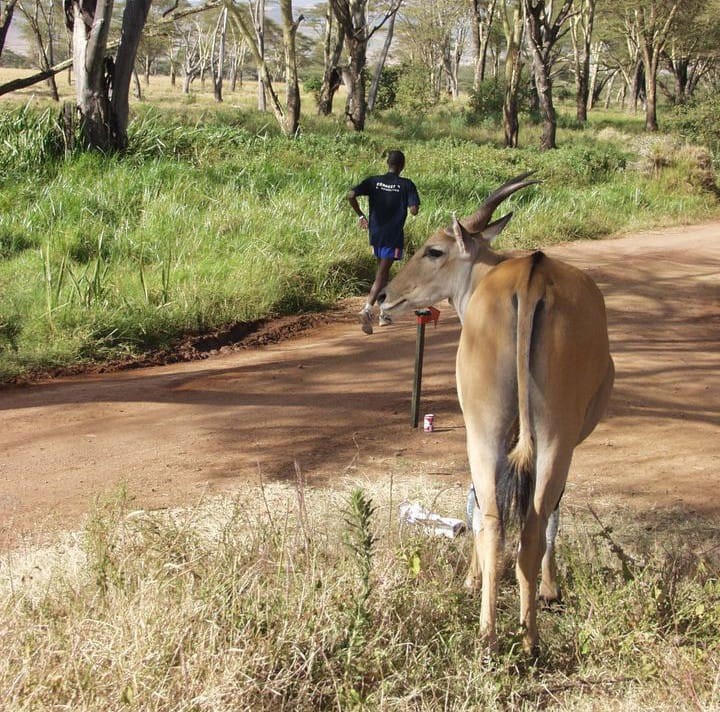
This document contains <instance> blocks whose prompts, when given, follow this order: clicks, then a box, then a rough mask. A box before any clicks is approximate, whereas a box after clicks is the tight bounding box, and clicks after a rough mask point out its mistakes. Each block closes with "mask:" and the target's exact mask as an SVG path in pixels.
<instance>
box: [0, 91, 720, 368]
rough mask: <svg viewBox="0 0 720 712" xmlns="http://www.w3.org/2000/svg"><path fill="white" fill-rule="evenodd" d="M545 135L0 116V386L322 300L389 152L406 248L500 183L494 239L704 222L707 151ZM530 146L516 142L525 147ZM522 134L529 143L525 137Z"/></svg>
mask: <svg viewBox="0 0 720 712" xmlns="http://www.w3.org/2000/svg"><path fill="white" fill-rule="evenodd" d="M597 120H598V129H599V130H595V129H592V128H591V129H584V130H582V129H577V128H573V127H572V123H571V122H570V123H569V124H568V127H567V128H564V129H562V131H561V135H560V142H561V148H560V149H559V150H557V151H553V152H551V153H547V154H541V153H539V152H538V151H537V150H536V149H535V148H532V147H531V148H521V149H518V150H514V151H508V150H505V149H502V148H499V147H498V143H497V130H496V129H493V128H492V127H490V128H483V127H480V128H478V127H476V126H473V125H469V124H468V123H467V122H466V121H465V119H464V115H463V113H462V112H461V111H459V110H458V111H450V110H449V109H443V110H441V111H439V112H438V113H437V114H435V115H433V116H427V117H407V116H402V115H400V114H397V113H389V114H387V115H384V116H381V117H379V118H378V119H377V120H375V121H373V122H371V124H370V126H369V129H368V131H367V132H366V133H365V134H364V135H352V134H348V133H346V132H345V131H344V130H342V129H340V128H339V127H338V124H337V120H336V119H329V120H320V119H318V118H316V117H307V118H306V120H305V123H304V126H305V131H304V133H303V135H302V136H301V137H300V138H299V139H298V140H296V141H292V142H288V141H286V140H285V139H283V138H281V137H280V136H278V135H277V131H276V130H275V127H274V125H273V124H272V122H269V121H268V117H267V116H264V115H260V114H258V113H257V112H254V111H252V110H248V109H242V108H237V107H223V108H222V109H213V108H208V107H206V106H200V107H195V106H194V105H193V104H188V105H187V106H168V107H166V108H164V109H163V113H162V115H161V114H159V113H158V112H157V110H156V109H154V108H153V107H150V106H141V107H139V109H138V113H137V118H136V119H135V121H134V122H133V124H132V127H131V138H130V142H131V146H132V150H131V152H130V154H129V155H127V156H125V157H122V158H118V157H106V156H99V155H80V154H76V155H71V156H70V157H68V158H61V157H60V154H62V142H61V138H60V136H59V134H58V132H57V129H56V128H55V126H54V118H53V114H52V113H51V112H50V111H48V112H47V113H45V114H41V115H38V114H37V113H35V112H33V111H30V110H28V109H25V108H15V109H11V110H8V111H5V112H4V113H2V114H1V115H0V144H2V145H3V151H2V153H1V154H0V189H1V190H0V294H2V299H1V300H0V380H4V379H9V378H12V377H13V376H16V375H18V374H22V373H25V372H28V371H32V370H36V369H46V368H49V367H53V366H58V365H68V364H72V363H76V362H79V361H80V362H82V361H93V360H103V359H108V358H114V357H117V356H122V355H127V354H136V353H140V352H144V351H147V350H152V349H154V348H158V347H164V346H167V345H168V344H169V343H171V342H172V341H173V340H174V339H176V338H177V337H178V336H180V335H181V334H185V333H194V332H203V331H206V330H208V329H212V328H215V327H218V326H222V325H226V324H230V323H234V322H238V321H250V320H254V319H257V318H261V317H265V316H268V315H272V314H283V313H284V314H286V313H294V312H297V311H302V310H311V309H316V308H320V307H322V306H323V305H327V304H329V303H331V302H333V301H335V300H337V299H338V298H341V297H343V296H348V295H351V294H357V293H359V292H360V291H362V290H363V289H365V288H366V287H367V284H368V280H369V279H370V277H371V275H372V271H373V262H372V260H371V259H370V256H369V252H368V250H367V246H366V236H365V235H364V234H362V233H360V232H358V231H357V228H356V225H355V221H354V220H353V219H352V213H351V211H350V210H349V208H348V207H347V205H346V204H345V200H344V195H345V193H346V191H347V189H348V188H349V187H350V186H352V185H353V184H355V183H356V182H357V181H359V180H360V179H361V178H363V177H364V176H366V175H368V174H370V173H373V172H377V171H379V170H382V169H383V158H382V155H383V152H384V151H385V150H386V149H387V148H389V147H393V146H398V145H399V146H402V148H403V149H404V151H405V153H406V155H407V157H408V166H407V171H406V172H407V175H408V176H410V177H412V178H413V179H414V180H415V182H416V183H417V185H418V187H419V189H420V192H421V196H422V199H423V208H422V211H421V214H420V215H419V216H418V217H417V218H416V219H412V220H410V221H409V223H410V224H409V227H408V239H409V242H410V245H411V247H412V246H413V245H417V244H418V243H419V242H421V241H422V240H423V239H424V238H425V237H426V236H427V235H428V234H429V233H430V232H431V231H433V230H434V229H436V228H437V227H439V226H442V225H443V224H446V223H447V222H448V221H449V219H450V215H451V213H452V211H453V210H456V211H458V213H459V214H463V213H467V212H470V211H472V210H473V209H474V208H475V207H476V206H477V204H478V202H479V201H481V200H482V198H483V197H484V196H485V195H486V194H487V192H488V191H490V190H491V189H492V188H493V187H495V186H496V185H497V184H498V183H499V182H502V181H504V180H505V179H506V178H507V177H508V176H510V175H513V174H517V173H520V172H522V171H525V170H530V169H534V170H536V171H537V174H538V176H539V177H540V178H541V179H543V181H544V182H543V184H542V185H541V186H540V187H538V188H534V189H531V190H528V191H526V192H525V193H524V194H522V195H519V196H517V197H515V198H513V199H512V200H511V201H509V202H510V203H511V205H510V207H511V208H513V209H515V211H516V217H515V218H514V220H513V222H512V223H511V225H510V227H509V228H508V231H507V237H506V238H505V245H506V246H525V247H530V246H533V247H534V246H539V245H546V244H549V243H552V242H558V241H565V240H572V239H577V238H593V237H599V236H602V235H607V234H609V233H615V232H618V231H623V230H630V229H638V228H644V227H651V226H655V225H660V224H669V223H678V222H689V221H697V220H702V219H706V218H708V217H710V216H714V215H716V214H717V212H718V203H717V197H716V193H715V192H713V188H714V186H715V178H714V173H713V172H712V167H711V164H710V159H709V154H708V153H707V151H704V152H703V149H699V148H693V147H688V146H685V145H683V144H682V143H681V142H680V141H677V140H675V139H672V138H671V137H664V136H661V137H657V138H651V139H648V138H645V137H643V136H641V135H638V134H637V133H635V132H633V131H632V130H631V129H632V128H633V124H632V122H631V121H630V120H628V118H627V117H626V116H623V117H621V118H620V119H618V123H617V126H618V127H619V128H612V126H610V127H608V126H609V125H610V124H612V116H611V115H603V116H599V117H598V119H597ZM531 140H532V137H531V136H528V137H527V141H528V143H529V142H530V141H531ZM532 143H533V145H535V141H534V140H532Z"/></svg>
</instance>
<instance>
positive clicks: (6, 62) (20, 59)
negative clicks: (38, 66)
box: [0, 47, 33, 69]
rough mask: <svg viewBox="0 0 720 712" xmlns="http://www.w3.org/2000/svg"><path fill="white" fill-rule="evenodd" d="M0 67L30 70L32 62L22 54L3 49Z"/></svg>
mask: <svg viewBox="0 0 720 712" xmlns="http://www.w3.org/2000/svg"><path fill="white" fill-rule="evenodd" d="M0 67H11V68H13V69H32V68H33V64H32V62H31V61H30V60H29V59H28V58H27V57H26V56H25V55H23V54H18V53H17V52H13V51H12V50H11V49H8V48H7V47H5V49H3V53H2V57H1V58H0Z"/></svg>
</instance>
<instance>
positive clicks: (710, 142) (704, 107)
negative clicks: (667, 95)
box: [667, 93, 720, 161]
mask: <svg viewBox="0 0 720 712" xmlns="http://www.w3.org/2000/svg"><path fill="white" fill-rule="evenodd" d="M667 123H668V128H669V129H670V130H672V131H675V132H677V133H679V134H680V135H681V136H682V137H683V138H684V139H686V140H687V141H689V142H691V143H699V144H702V145H704V146H707V147H708V148H709V149H710V150H711V151H712V153H713V156H714V158H715V160H716V161H717V160H720V95H719V94H717V93H713V94H709V95H708V96H706V97H703V98H701V99H698V100H696V101H692V102H690V103H688V104H683V105H681V106H676V107H675V108H674V109H673V111H672V113H671V114H670V116H669V117H668V121H667Z"/></svg>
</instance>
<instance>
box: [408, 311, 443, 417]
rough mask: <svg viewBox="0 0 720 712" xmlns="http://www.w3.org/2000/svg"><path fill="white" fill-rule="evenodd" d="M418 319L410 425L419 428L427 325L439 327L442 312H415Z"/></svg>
mask: <svg viewBox="0 0 720 712" xmlns="http://www.w3.org/2000/svg"><path fill="white" fill-rule="evenodd" d="M415 316H416V317H417V336H416V338H415V377H414V379H413V392H412V404H411V406H410V425H411V427H413V428H417V426H418V419H419V417H420V391H421V390H422V369H423V354H424V352H425V325H426V324H428V323H429V322H431V321H432V322H433V323H434V324H435V325H437V321H438V319H439V318H440V311H439V310H438V309H435V307H428V308H427V309H418V310H417V311H416V312H415Z"/></svg>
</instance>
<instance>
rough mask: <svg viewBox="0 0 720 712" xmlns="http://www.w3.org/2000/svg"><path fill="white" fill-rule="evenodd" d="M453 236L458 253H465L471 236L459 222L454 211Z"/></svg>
mask: <svg viewBox="0 0 720 712" xmlns="http://www.w3.org/2000/svg"><path fill="white" fill-rule="evenodd" d="M453 236H454V237H455V242H456V243H457V246H458V249H459V250H460V254H466V253H467V252H469V250H468V243H469V242H471V240H472V238H471V237H470V235H468V233H467V231H466V230H465V228H464V227H463V226H462V225H461V224H460V221H459V220H458V219H457V215H456V214H455V213H453Z"/></svg>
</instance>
